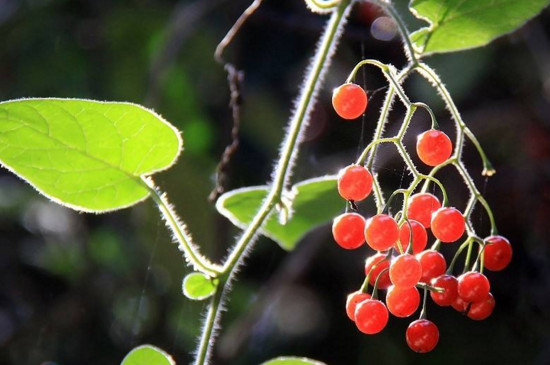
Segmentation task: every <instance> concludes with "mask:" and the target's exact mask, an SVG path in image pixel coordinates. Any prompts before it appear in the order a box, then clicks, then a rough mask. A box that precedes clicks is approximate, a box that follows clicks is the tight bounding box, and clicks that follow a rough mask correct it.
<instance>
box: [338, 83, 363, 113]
mask: <svg viewBox="0 0 550 365" xmlns="http://www.w3.org/2000/svg"><path fill="white" fill-rule="evenodd" d="M367 104H368V98H367V93H366V92H365V90H363V88H362V87H361V86H359V85H357V84H353V83H347V84H343V85H340V86H339V87H337V88H336V89H334V90H333V92H332V106H333V107H334V110H335V111H336V113H337V114H338V115H339V116H340V117H342V118H344V119H356V118H358V117H360V116H361V115H363V113H365V110H366V109H367Z"/></svg>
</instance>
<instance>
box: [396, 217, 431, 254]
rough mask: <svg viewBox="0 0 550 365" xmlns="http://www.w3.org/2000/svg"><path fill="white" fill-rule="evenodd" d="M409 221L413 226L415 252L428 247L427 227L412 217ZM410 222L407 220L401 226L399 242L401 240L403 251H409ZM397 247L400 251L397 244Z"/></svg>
mask: <svg viewBox="0 0 550 365" xmlns="http://www.w3.org/2000/svg"><path fill="white" fill-rule="evenodd" d="M409 223H410V224H411V227H412V243H413V253H415V254H416V253H419V252H421V251H422V250H423V249H424V248H426V244H427V243H428V234H427V233H426V228H424V226H423V225H422V224H421V223H420V222H418V221H415V220H412V219H410V220H409ZM409 223H407V222H405V223H403V224H402V225H401V228H399V242H401V248H403V252H407V248H408V247H409V240H410V238H411V237H410V232H411V230H410V228H409ZM395 248H396V249H397V250H398V251H399V247H398V246H397V244H396V245H395Z"/></svg>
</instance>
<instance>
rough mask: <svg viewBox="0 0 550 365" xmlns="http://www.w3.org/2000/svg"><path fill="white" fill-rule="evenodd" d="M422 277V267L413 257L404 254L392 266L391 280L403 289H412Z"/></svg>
mask: <svg viewBox="0 0 550 365" xmlns="http://www.w3.org/2000/svg"><path fill="white" fill-rule="evenodd" d="M421 277H422V266H421V265H420V262H419V261H418V260H417V259H416V257H414V256H413V255H409V254H402V255H399V256H397V257H396V258H395V259H394V260H392V262H391V264H390V280H391V282H392V284H393V285H395V286H398V287H401V288H412V287H413V286H415V285H416V284H418V281H419V280H420V278H421Z"/></svg>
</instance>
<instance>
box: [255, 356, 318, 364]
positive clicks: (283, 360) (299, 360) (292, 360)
mask: <svg viewBox="0 0 550 365" xmlns="http://www.w3.org/2000/svg"><path fill="white" fill-rule="evenodd" d="M261 365H325V364H324V363H322V362H320V361H317V360H312V359H308V358H306V357H286V356H282V357H278V358H276V359H271V360H269V361H267V362H264V363H262V364H261Z"/></svg>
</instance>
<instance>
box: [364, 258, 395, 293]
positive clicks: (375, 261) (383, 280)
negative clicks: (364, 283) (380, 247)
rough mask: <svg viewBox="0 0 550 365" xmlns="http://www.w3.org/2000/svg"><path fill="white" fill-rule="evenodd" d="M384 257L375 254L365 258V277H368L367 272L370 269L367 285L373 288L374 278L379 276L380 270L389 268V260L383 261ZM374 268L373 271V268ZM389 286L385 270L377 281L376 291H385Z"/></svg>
mask: <svg viewBox="0 0 550 365" xmlns="http://www.w3.org/2000/svg"><path fill="white" fill-rule="evenodd" d="M385 258H386V255H385V254H383V253H377V254H374V255H372V256H371V257H369V258H367V261H366V262H365V276H367V275H369V272H370V271H371V269H372V273H371V274H370V279H369V284H370V285H372V286H374V284H375V283H376V278H377V277H378V276H379V275H380V273H381V272H382V270H384V269H387V268H389V267H390V260H385ZM374 265H376V267H375V268H374V269H373V266H374ZM390 285H391V281H390V274H389V273H388V271H387V270H386V271H385V272H384V273H383V274H382V275H381V276H380V279H379V280H378V289H387V288H388V287H389V286H390Z"/></svg>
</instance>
